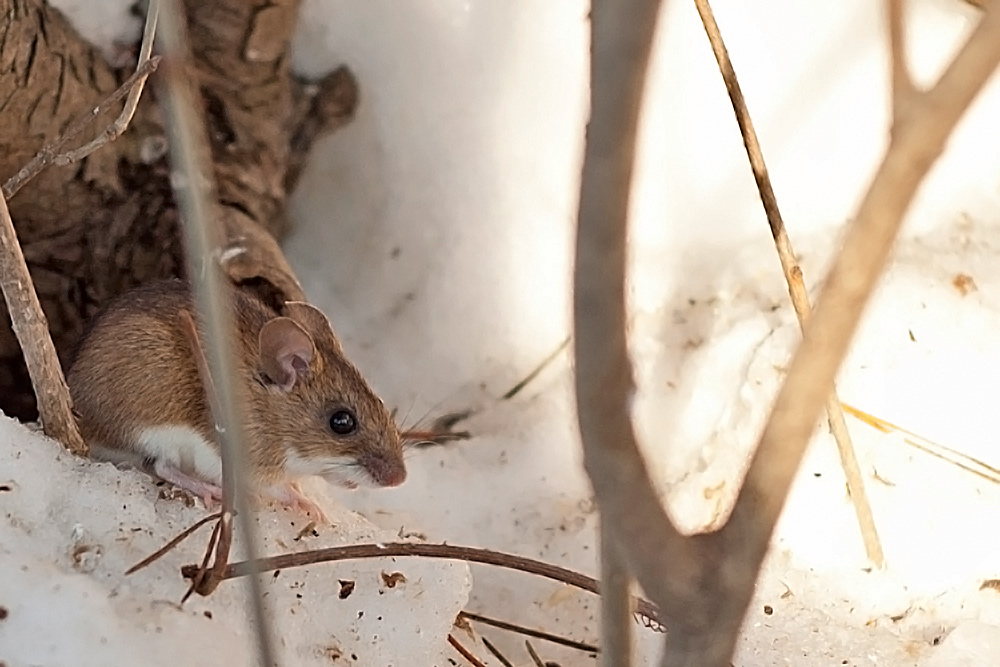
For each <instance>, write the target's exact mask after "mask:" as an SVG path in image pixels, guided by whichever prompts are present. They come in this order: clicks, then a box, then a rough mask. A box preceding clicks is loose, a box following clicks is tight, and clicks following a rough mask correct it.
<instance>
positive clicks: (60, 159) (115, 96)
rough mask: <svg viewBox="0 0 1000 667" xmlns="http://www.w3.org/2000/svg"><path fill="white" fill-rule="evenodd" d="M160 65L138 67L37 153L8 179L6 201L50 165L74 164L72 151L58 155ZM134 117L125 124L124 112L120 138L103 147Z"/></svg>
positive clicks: (156, 61)
mask: <svg viewBox="0 0 1000 667" xmlns="http://www.w3.org/2000/svg"><path fill="white" fill-rule="evenodd" d="M148 20H149V19H148V18H147V25H148ZM143 46H145V41H144V42H143ZM159 64H160V57H159V56H154V57H152V58H149V59H148V60H146V61H145V62H142V63H140V64H139V66H138V67H136V70H135V73H134V74H133V75H132V76H130V77H129V78H127V79H125V82H124V83H123V84H122V85H120V86H118V89H117V90H115V92H113V93H111V95H109V96H108V97H107V98H105V99H104V101H102V102H101V103H100V104H98V105H97V106H96V107H94V108H93V109H91V110H90V111H88V112H87V113H86V114H85V115H83V116H81V117H80V118H78V119H76V120H75V121H74V122H73V124H72V125H70V126H69V128H67V130H66V131H65V132H63V133H62V134H61V135H60V136H59V138H57V139H56V140H55V141H53V142H52V143H50V144H47V145H46V146H45V147H44V148H42V150H40V151H38V153H36V154H35V157H33V158H32V159H31V161H30V162H28V164H26V165H24V167H22V168H21V169H20V171H18V172H17V173H16V174H14V175H13V176H11V177H10V178H9V179H7V182H6V183H4V184H3V194H4V196H5V197H6V198H7V199H10V198H11V197H13V196H14V195H15V194H16V193H17V191H18V190H20V189H21V188H22V187H24V185H25V183H27V182H28V181H30V180H31V179H32V178H34V177H35V176H37V175H38V173H39V172H41V171H42V169H44V168H45V167H47V166H48V165H50V164H53V163H58V164H69V163H70V162H72V161H73V160H71V159H70V156H72V154H73V153H75V151H71V152H69V153H60V152H59V151H60V150H62V147H63V146H65V145H66V142H68V141H69V140H70V139H74V138H76V137H77V136H78V135H79V134H80V133H81V132H83V131H84V130H85V129H86V128H87V126H88V125H90V124H91V123H92V122H93V121H94V119H95V118H99V117H100V116H101V115H102V114H103V113H105V112H106V111H108V110H109V109H110V108H111V107H112V106H114V105H115V103H116V102H118V101H120V100H121V99H122V98H123V97H126V96H130V99H131V94H132V92H133V91H135V90H138V91H139V92H140V93H141V91H142V86H143V84H144V82H145V81H146V78H147V77H149V75H150V74H152V73H153V72H155V71H156V68H157V67H158V66H159ZM136 98H137V99H138V93H137V94H136ZM127 108H128V105H127V104H126V109H127ZM132 113H134V109H133V110H132V112H130V113H129V114H128V117H127V118H126V119H125V120H124V121H122V118H124V117H125V111H123V112H122V115H121V116H119V117H118V120H116V121H115V123H114V124H113V125H115V126H116V125H117V124H119V123H121V122H123V123H124V124H123V127H122V128H121V130H119V131H117V134H115V135H114V136H110V135H108V139H106V140H104V141H103V143H102V144H100V145H103V144H104V143H108V142H109V141H112V140H113V139H116V138H117V137H118V136H120V135H121V134H122V132H124V131H125V128H126V127H127V126H128V123H129V122H130V121H131V119H132ZM109 130H110V128H109V129H108V130H105V132H104V133H102V135H101V136H102V137H103V136H104V135H105V134H107V133H108V132H109ZM94 141H97V139H95V140H94ZM91 143H93V142H91ZM100 145H98V146H95V147H94V149H95V150H96V148H99V147H100ZM81 150H82V149H81ZM91 152H93V151H91ZM77 159H79V158H77Z"/></svg>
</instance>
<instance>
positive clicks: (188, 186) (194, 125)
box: [151, 0, 277, 667]
mask: <svg viewBox="0 0 1000 667" xmlns="http://www.w3.org/2000/svg"><path fill="white" fill-rule="evenodd" d="M158 4H159V0H152V7H151V11H156V9H155V7H156V6H157V5H158ZM163 4H164V8H165V9H164V12H163V13H162V15H161V16H160V38H161V40H162V47H163V58H164V60H163V63H164V76H163V79H162V81H161V83H162V85H163V90H162V93H163V94H162V99H163V101H164V104H163V109H164V115H165V117H166V120H167V123H166V127H167V135H168V143H169V148H170V160H171V165H172V169H173V174H172V181H173V185H174V190H175V193H176V196H177V200H178V205H179V209H180V213H181V221H182V225H181V227H182V229H183V231H184V241H185V249H186V253H185V255H186V258H187V275H188V276H189V277H190V278H191V281H192V284H193V287H194V296H195V302H196V305H197V310H198V316H199V317H198V319H199V320H200V322H201V323H202V325H203V327H204V332H205V337H206V339H205V348H206V349H205V352H206V356H207V357H208V362H209V363H208V366H209V369H210V371H211V377H212V379H213V380H214V383H215V392H214V393H215V395H216V399H217V401H218V402H217V405H218V406H219V407H220V408H221V409H220V410H219V412H218V413H215V414H213V417H214V419H215V422H216V431H217V433H218V434H219V440H220V442H221V445H222V447H221V454H222V477H223V480H222V483H223V486H222V489H223V492H222V495H223V499H222V510H223V517H222V520H221V521H220V525H222V526H223V527H225V524H226V523H228V519H229V518H231V516H232V514H231V511H232V509H233V508H234V507H235V509H236V510H237V512H238V518H239V521H240V529H241V530H242V531H243V537H244V543H245V548H246V551H247V554H248V556H249V558H250V562H251V563H255V562H256V554H257V553H258V550H257V544H258V542H257V534H256V526H255V525H254V521H253V516H252V513H251V511H250V507H249V503H248V499H247V496H246V493H245V491H244V485H243V484H244V480H245V479H246V475H245V471H244V465H245V463H244V461H243V449H242V447H241V445H242V444H243V443H244V442H245V440H246V438H245V433H244V428H243V421H242V419H241V414H242V411H241V409H240V408H241V405H240V395H239V394H238V393H237V388H236V382H235V373H234V369H235V367H236V365H235V361H234V359H233V358H232V357H233V353H232V350H230V349H229V348H228V346H227V345H226V343H225V341H227V340H231V336H229V335H227V334H228V333H229V332H231V331H233V323H232V313H231V312H230V309H229V304H228V300H227V298H226V294H225V292H224V291H223V287H222V280H223V276H222V271H221V268H220V266H219V262H218V259H219V248H220V243H219V232H220V230H219V225H218V222H217V216H216V215H215V209H214V208H213V207H212V202H213V201H214V199H212V198H213V197H214V195H215V187H214V182H213V180H212V177H211V174H210V173H209V169H208V165H209V164H210V162H209V156H210V152H209V149H208V145H209V144H208V138H207V136H206V130H205V124H204V119H203V118H202V114H201V110H200V106H199V105H197V104H196V103H195V100H196V99H197V97H196V93H195V91H194V90H193V87H192V85H191V81H190V80H189V77H188V75H187V72H186V71H185V65H186V64H187V63H188V62H189V48H188V43H187V33H186V26H185V24H184V18H183V17H184V15H185V14H184V13H183V11H182V7H181V6H180V3H179V2H178V0H163ZM220 537H223V538H224V537H225V534H223V535H221V536H220ZM220 542H221V539H220ZM217 565H218V567H219V568H221V567H222V564H221V563H217ZM251 569H253V566H251ZM256 574H257V573H256V572H253V575H254V576H251V577H250V579H249V582H248V583H249V586H248V589H249V590H248V593H249V597H250V605H251V619H252V622H253V626H254V635H255V638H256V640H257V659H258V662H259V664H260V665H261V666H262V667H273V666H274V665H276V664H277V663H276V662H275V653H274V650H273V638H272V634H271V626H270V619H269V617H268V616H267V614H266V612H265V609H264V603H263V593H262V590H261V582H260V580H259V578H258V577H257V576H256Z"/></svg>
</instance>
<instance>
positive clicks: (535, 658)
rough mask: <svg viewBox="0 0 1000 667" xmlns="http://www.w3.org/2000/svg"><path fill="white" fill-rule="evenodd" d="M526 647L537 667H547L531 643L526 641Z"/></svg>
mask: <svg viewBox="0 0 1000 667" xmlns="http://www.w3.org/2000/svg"><path fill="white" fill-rule="evenodd" d="M524 646H525V647H526V648H527V649H528V655H530V656H531V661H532V662H534V663H535V667H545V663H544V662H542V659H541V658H539V657H538V654H537V653H536V652H535V647H534V646H532V645H531V641H530V640H527V639H525V640H524ZM606 664H608V663H606Z"/></svg>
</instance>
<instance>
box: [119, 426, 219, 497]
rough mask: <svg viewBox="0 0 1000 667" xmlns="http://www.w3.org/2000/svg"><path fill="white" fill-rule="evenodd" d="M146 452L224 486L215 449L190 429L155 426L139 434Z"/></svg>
mask: <svg viewBox="0 0 1000 667" xmlns="http://www.w3.org/2000/svg"><path fill="white" fill-rule="evenodd" d="M137 440H138V445H139V448H140V449H142V451H143V453H144V454H146V455H148V456H151V457H153V458H155V459H158V460H160V461H163V462H164V463H168V464H170V465H172V466H174V467H175V468H177V469H178V470H182V471H184V472H186V473H187V474H189V475H192V476H195V477H199V478H201V479H202V480H204V481H206V482H212V483H215V484H221V483H222V458H221V457H220V456H219V453H218V452H217V451H216V449H215V447H214V446H213V445H212V444H211V443H210V442H208V441H207V440H205V438H203V437H202V436H201V435H200V434H199V433H198V432H197V431H195V430H194V429H191V428H188V427H187V426H154V427H151V428H147V429H145V430H143V431H142V432H141V433H139V437H138V438H137Z"/></svg>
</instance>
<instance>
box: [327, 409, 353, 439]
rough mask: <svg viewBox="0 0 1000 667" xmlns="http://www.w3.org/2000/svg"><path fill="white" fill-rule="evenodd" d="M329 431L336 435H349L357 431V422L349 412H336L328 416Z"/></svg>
mask: <svg viewBox="0 0 1000 667" xmlns="http://www.w3.org/2000/svg"><path fill="white" fill-rule="evenodd" d="M330 430H331V431H333V432H334V433H336V434H337V435H350V434H351V433H354V432H355V431H357V430H358V420H357V418H355V416H354V413H353V412H351V411H350V410H337V411H336V412H334V413H333V414H332V415H330Z"/></svg>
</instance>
